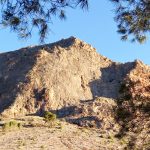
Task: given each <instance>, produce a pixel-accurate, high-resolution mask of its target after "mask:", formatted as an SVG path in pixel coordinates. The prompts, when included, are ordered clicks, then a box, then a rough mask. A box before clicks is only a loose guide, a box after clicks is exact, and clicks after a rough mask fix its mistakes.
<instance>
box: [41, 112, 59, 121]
mask: <svg viewBox="0 0 150 150" xmlns="http://www.w3.org/2000/svg"><path fill="white" fill-rule="evenodd" d="M44 120H45V122H53V121H54V120H56V115H55V114H53V113H51V112H49V111H45V113H44Z"/></svg>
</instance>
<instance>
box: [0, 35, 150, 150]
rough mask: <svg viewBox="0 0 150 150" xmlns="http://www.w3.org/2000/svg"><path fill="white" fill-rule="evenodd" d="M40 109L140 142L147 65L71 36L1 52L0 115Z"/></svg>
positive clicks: (148, 91)
mask: <svg viewBox="0 0 150 150" xmlns="http://www.w3.org/2000/svg"><path fill="white" fill-rule="evenodd" d="M44 111H51V112H53V113H55V114H57V117H58V118H64V119H65V120H66V121H67V122H69V123H73V124H77V125H80V126H83V127H90V128H98V129H101V130H108V131H111V132H115V134H116V136H117V137H119V138H122V136H124V135H125V134H126V135H128V136H127V137H129V139H130V140H128V141H129V142H128V144H129V145H128V147H129V148H130V149H133V146H135V143H136V142H139V143H140V144H138V147H140V148H143V147H142V146H143V144H145V145H146V144H147V143H149V139H150V138H149V136H146V137H145V134H146V135H148V134H149V133H150V131H149V130H148V129H149V128H150V121H149V120H150V119H149V117H150V116H149V115H150V67H149V66H147V65H145V64H143V63H142V62H141V61H139V60H136V61H134V62H128V63H124V64H123V63H116V62H113V61H111V60H110V59H108V58H106V57H104V56H102V55H100V54H98V53H97V52H96V49H95V48H93V47H92V46H91V45H89V44H87V43H85V42H83V41H81V40H79V39H77V38H74V37H70V38H68V39H62V40H60V41H58V42H55V43H52V44H46V45H41V46H33V47H26V48H22V49H19V50H16V51H12V52H7V53H2V54H0V114H1V116H2V117H8V118H17V117H21V116H25V115H33V114H35V115H42V113H43V112H44ZM129 131H131V132H129ZM131 133H132V135H131ZM133 134H136V135H134V136H133ZM137 135H138V136H139V137H140V138H138V140H137V141H136V140H135V139H133V138H132V137H134V138H135V137H138V136H137ZM143 139H144V140H143ZM133 141H136V142H135V143H134V144H133V143H132V142H133ZM145 147H146V148H147V147H149V146H147V145H146V146H145Z"/></svg>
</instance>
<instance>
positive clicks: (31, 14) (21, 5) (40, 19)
mask: <svg viewBox="0 0 150 150" xmlns="http://www.w3.org/2000/svg"><path fill="white" fill-rule="evenodd" d="M77 6H80V7H81V8H82V9H83V8H85V9H88V0H17V1H16V0H15V1H11V0H7V1H6V0H0V10H1V14H0V24H1V25H3V26H5V27H10V29H11V30H13V31H14V32H17V33H18V36H19V37H21V38H27V37H30V36H31V35H32V31H33V28H37V29H38V31H39V35H40V41H41V42H43V41H44V39H45V38H46V35H47V34H48V31H49V24H50V23H52V16H58V17H59V18H60V19H65V18H66V14H65V9H66V8H76V7H77Z"/></svg>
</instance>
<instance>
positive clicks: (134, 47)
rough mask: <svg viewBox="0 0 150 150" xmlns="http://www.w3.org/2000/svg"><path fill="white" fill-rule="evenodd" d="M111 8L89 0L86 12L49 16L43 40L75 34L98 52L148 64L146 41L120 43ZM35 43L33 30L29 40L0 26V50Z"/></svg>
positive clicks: (68, 12) (115, 57) (72, 11)
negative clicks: (46, 32) (49, 30)
mask: <svg viewBox="0 0 150 150" xmlns="http://www.w3.org/2000/svg"><path fill="white" fill-rule="evenodd" d="M113 8H114V7H113V5H112V3H110V2H109V0H104V1H102V0H99V1H93V0H90V9H89V11H88V12H87V11H82V10H80V9H76V10H71V9H68V10H66V13H67V20H66V21H60V20H59V19H58V18H55V17H54V18H53V24H51V25H50V28H51V30H52V32H50V34H49V36H48V38H47V39H46V43H51V42H54V41H58V40H60V39H62V38H68V37H70V36H75V37H77V38H79V39H81V40H84V41H85V42H87V43H89V44H91V45H92V46H93V47H95V48H96V49H97V51H98V52H99V53H100V54H102V55H104V56H106V57H108V58H110V59H112V60H114V61H119V62H127V61H133V60H135V59H140V60H142V61H143V62H144V63H146V64H149V65H150V53H149V46H150V40H148V41H147V42H146V43H145V44H142V45H140V44H138V43H130V42H122V41H121V40H120V35H119V34H117V33H116V30H117V28H116V23H115V22H114V20H113V17H114V14H113ZM38 44H39V40H38V35H37V33H36V32H35V33H34V34H33V36H32V38H31V39H28V40H20V39H18V38H17V36H16V34H15V33H13V32H10V31H9V30H8V29H0V52H6V51H11V50H16V49H19V48H21V47H25V46H29V45H38Z"/></svg>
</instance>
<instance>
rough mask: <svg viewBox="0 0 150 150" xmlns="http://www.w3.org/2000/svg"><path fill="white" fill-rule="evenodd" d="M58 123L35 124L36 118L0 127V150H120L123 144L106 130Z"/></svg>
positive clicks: (62, 122)
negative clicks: (14, 125)
mask: <svg viewBox="0 0 150 150" xmlns="http://www.w3.org/2000/svg"><path fill="white" fill-rule="evenodd" d="M24 122H26V120H25V121H24ZM31 122H32V126H31ZM35 122H36V123H35ZM1 123H2V121H1ZM29 124H30V125H29ZM58 124H59V125H58ZM58 124H57V125H56V126H53V127H46V126H44V125H42V121H41V124H40V123H39V121H38V124H37V119H36V121H33V120H32V121H31V120H30V122H28V123H27V122H26V125H24V126H23V127H21V128H20V129H14V130H7V131H4V130H3V129H2V126H1V131H0V150H19V149H22V150H114V147H115V149H116V150H121V149H123V147H124V145H123V144H121V142H120V141H119V140H118V139H117V138H114V137H113V136H112V135H111V134H110V133H109V132H108V133H107V132H106V131H105V132H102V131H100V130H98V129H90V128H81V127H79V126H77V125H72V124H69V123H66V122H64V121H59V123H58ZM40 126H41V127H40Z"/></svg>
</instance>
